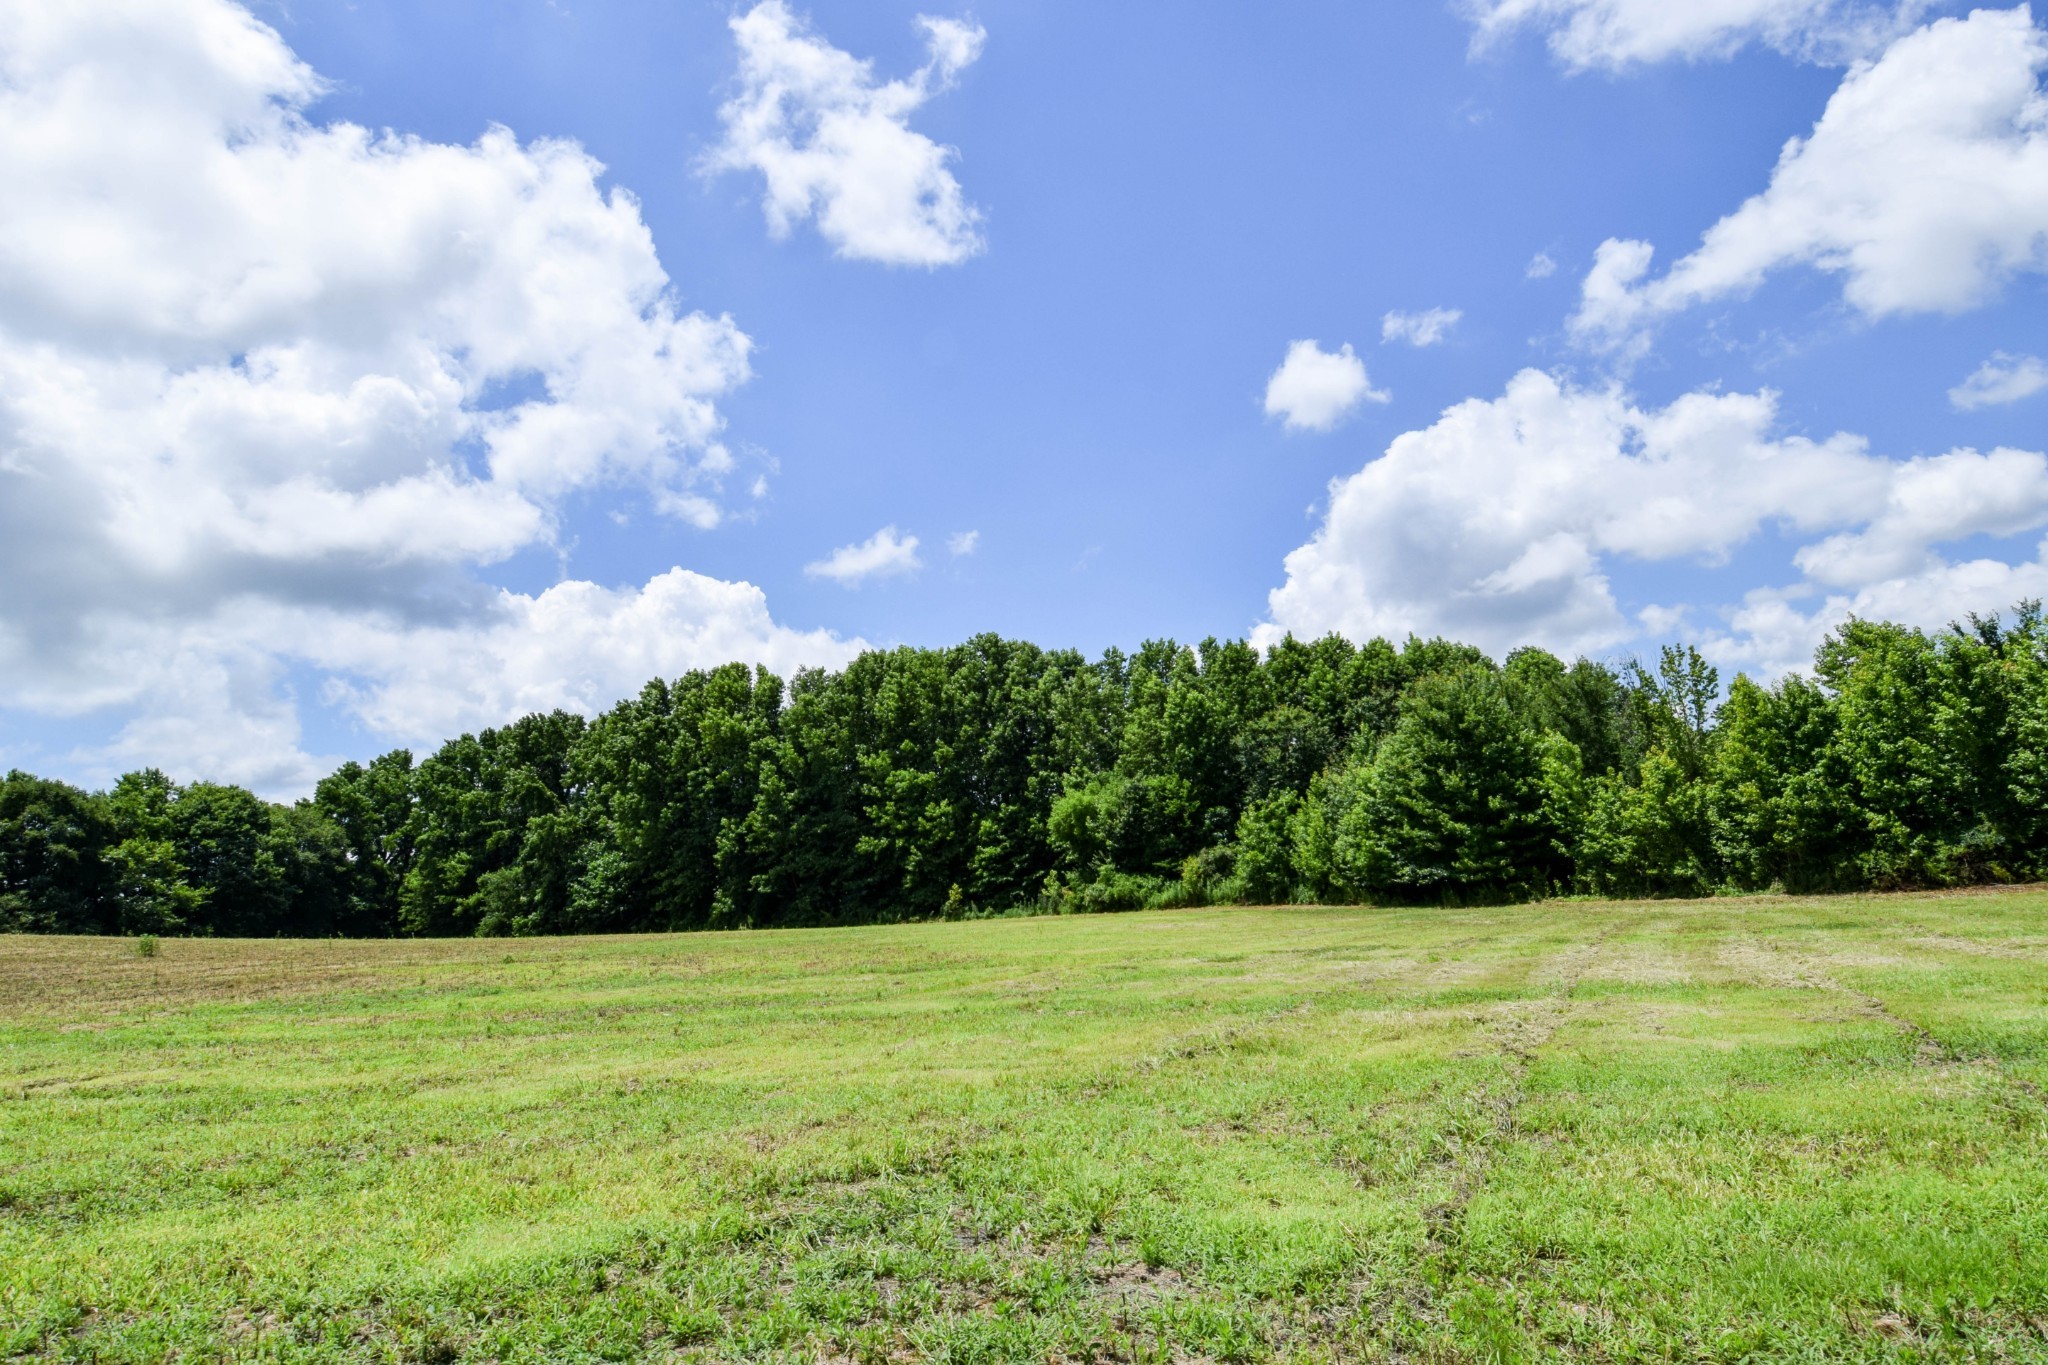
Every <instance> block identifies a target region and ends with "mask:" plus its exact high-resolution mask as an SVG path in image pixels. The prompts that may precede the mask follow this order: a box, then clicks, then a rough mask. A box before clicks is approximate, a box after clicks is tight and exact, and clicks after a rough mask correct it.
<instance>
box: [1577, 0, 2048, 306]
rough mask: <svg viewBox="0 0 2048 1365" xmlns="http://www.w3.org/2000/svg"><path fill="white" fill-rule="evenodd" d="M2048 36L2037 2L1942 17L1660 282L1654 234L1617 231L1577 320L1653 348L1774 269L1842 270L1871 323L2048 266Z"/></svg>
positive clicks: (1860, 87) (1903, 42) (1861, 75)
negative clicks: (1669, 319)
mask: <svg viewBox="0 0 2048 1365" xmlns="http://www.w3.org/2000/svg"><path fill="white" fill-rule="evenodd" d="M2044 67H2048V34H2044V33H2043V32H2042V31H2041V30H2040V29H2038V28H2036V27H2035V26H2034V22H2033V16H2032V13H2031V11H2030V10H2029V9H2028V8H2027V7H2026V6H2024V5H2022V6H2020V7H2018V8H2016V9H2011V10H1978V11H1976V12H1974V13H1972V14H1971V15H1970V16H1969V17H1968V18H1966V19H1943V20H1940V21H1938V22H1936V23H1933V24H1930V25H1928V26H1927V27H1925V28H1922V29H1920V30H1918V31H1917V32H1915V33H1912V34H1910V35H1908V36H1907V37H1904V38H1901V39H1900V40H1899V41H1898V42H1896V43H1895V44H1893V45H1892V46H1891V47H1890V48H1889V49H1888V50H1886V52H1885V53H1884V55H1883V57H1882V58H1881V59H1879V60H1878V61H1876V62H1874V63H1870V64H1866V65H1862V66H1858V67H1857V68H1855V69H1854V70H1852V71H1851V72H1850V73H1849V75H1848V76H1847V77H1846V78H1845V79H1844V80H1843V82H1842V85H1841V87H1840V88H1839V89H1838V90H1837V91H1836V92H1835V94H1834V95H1833V97H1832V98H1830V99H1829V101H1828V105H1827V109H1826V111H1825V112H1824V113H1823V114H1822V115H1821V118H1820V121H1819V122H1818V123H1817V124H1816V125H1815V126H1814V130H1813V132H1812V134H1811V135H1810V136H1809V137H1806V138H1803V139H1802V138H1794V139H1793V140H1792V141H1790V142H1788V143H1787V144H1786V146H1785V149H1784V152H1783V153H1782V154H1781V155H1780V157H1779V158H1778V164H1777V167H1776V169H1775V170H1774V171H1773V172H1772V174H1771V182H1770V185H1769V187H1768V188H1766V189H1765V190H1764V191H1763V192H1762V193H1761V194H1758V195H1757V196H1755V197H1754V198H1752V199H1750V200H1749V201H1748V202H1747V203H1745V204H1743V205H1742V206H1741V207H1740V208H1739V209H1737V210H1736V211H1735V212H1733V213H1731V214H1729V215H1728V216H1727V217H1725V218H1723V219H1722V220H1721V221H1720V222H1718V223H1716V224H1715V225H1714V226H1713V227H1712V228H1710V229H1709V230H1708V231H1707V233H1706V235H1705V237H1704V238H1703V239H1702V241H1701V243H1700V246H1699V248H1698V249H1697V250H1695V251H1694V252H1693V253H1692V254H1691V255H1689V256H1687V257H1685V258H1684V259H1683V260H1680V261H1679V262H1678V263H1677V264H1675V265H1674V266H1672V268H1671V269H1670V271H1669V272H1667V273H1666V274H1665V275H1664V276H1662V277H1661V278H1657V279H1651V278H1649V268H1650V260H1651V247H1650V245H1649V244H1648V243H1646V242H1631V241H1620V240H1610V241H1608V242H1607V243H1605V244H1604V245H1603V246H1602V247H1601V248H1600V251H1599V253H1598V256H1597V258H1596V261H1595V264H1594V267H1593V270H1592V273H1591V274H1589V275H1588V276H1587V278H1586V282H1585V286H1584V299H1583V302H1582V305H1581V307H1580V309H1579V312H1578V314H1577V315H1576V317H1574V319H1573V322H1572V326H1573V330H1574V332H1575V333H1576V334H1577V335H1578V336H1579V337H1580V338H1581V339H1584V340H1588V341H1593V342H1597V343H1602V344H1608V345H1621V346H1628V345H1640V336H1641V330H1640V329H1642V328H1644V327H1646V326H1648V325H1649V324H1650V323H1652V322H1653V321H1655V320H1656V319H1657V318H1659V317H1662V316H1666V315H1669V314H1671V313H1675V312H1678V311H1680V310H1682V309H1685V308H1688V307H1692V306H1694V305H1697V304H1700V303H1704V302H1709V301H1712V300H1715V299H1720V298H1726V297H1729V296H1731V295H1740V294H1744V293H1747V292H1749V291H1750V290H1753V289H1755V288H1756V287H1757V285H1759V284H1760V283H1761V282H1762V281H1763V280H1764V278H1765V277H1766V276H1767V275H1768V274H1770V273H1771V272H1772V271H1774V270H1778V269H1781V268H1783V267H1785V266H1789V265H1808V266H1812V267H1814V268H1816V269H1820V270H1824V271H1828V272H1831V273H1835V274H1839V275H1842V276H1843V277H1844V279H1843V286H1842V290H1843V294H1844V296H1845V297H1846V298H1847V300H1848V301H1849V303H1850V304H1852V305H1854V306H1855V307H1856V308H1857V309H1858V310H1860V311H1861V312H1862V313H1864V314H1865V315H1866V316H1869V317H1883V316H1886V315H1888V314H1896V313H1915V312H1949V313H1953V312H1959V311H1961V310H1963V309H1967V308H1970V307H1973V306H1976V305H1978V304H1981V303H1984V302H1986V301H1987V300H1989V299H1991V298H1992V297H1994V296H1995V295H1996V294H1997V292H1998V291H1999V289H2000V288H2001V287H2002V286H2003V285H2004V284H2005V283H2006V282H2007V281H2008V280H2009V279H2011V278H2012V277H2013V276H2015V275H2018V274H2022V273H2028V272H2042V271H2048V98H2044V96H2043V93H2042V90H2041V87H2040V82H2039V73H2040V71H2041V70H2042V69H2043V68H2044Z"/></svg>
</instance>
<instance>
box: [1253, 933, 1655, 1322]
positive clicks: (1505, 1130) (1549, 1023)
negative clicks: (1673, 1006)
mask: <svg viewBox="0 0 2048 1365" xmlns="http://www.w3.org/2000/svg"><path fill="white" fill-rule="evenodd" d="M1622 928H1623V925H1622V924H1621V923H1620V922H1618V921H1609V922H1608V923H1606V924H1604V925H1602V926H1601V928H1600V930H1599V932H1598V933H1596V934H1594V935H1593V937H1592V938H1591V939H1590V940H1588V941H1586V942H1583V943H1579V944H1575V945H1573V946H1572V947H1570V948H1568V949H1566V950H1565V951H1564V952H1563V953H1562V954H1561V955H1560V956H1559V958H1558V959H1557V960H1556V961H1557V969H1558V970H1557V976H1556V978H1555V980H1554V981H1553V982H1552V983H1551V985H1550V987H1549V989H1548V990H1546V991H1544V992H1543V993H1542V994H1541V995H1540V996H1538V997H1535V998H1533V999H1530V1000H1526V1001H1520V1002H1516V1003H1517V1006H1518V1008H1514V1009H1511V1010H1508V1011H1503V1013H1502V1016H1501V1017H1500V1019H1499V1020H1498V1021H1497V1024H1496V1027H1495V1029H1494V1035H1495V1042H1496V1048H1497V1051H1498V1054H1499V1056H1500V1057H1501V1060H1502V1077H1501V1080H1500V1081H1499V1082H1498V1083H1497V1085H1495V1086H1494V1087H1493V1088H1492V1089H1491V1091H1490V1093H1489V1091H1488V1090H1487V1089H1486V1088H1484V1087H1482V1088H1481V1090H1480V1091H1479V1092H1478V1095H1479V1104H1480V1107H1481V1108H1482V1109H1484V1110H1485V1111H1486V1113H1487V1121H1486V1123H1485V1125H1484V1128H1483V1130H1482V1132H1481V1134H1480V1140H1479V1141H1477V1142H1475V1143H1473V1144H1471V1145H1470V1146H1466V1147H1460V1148H1459V1149H1458V1150H1457V1151H1455V1152H1453V1153H1448V1154H1445V1155H1444V1156H1441V1157H1439V1158H1437V1159H1436V1160H1435V1161H1434V1162H1433V1163H1432V1166H1433V1167H1434V1170H1435V1171H1437V1172H1442V1171H1445V1170H1449V1171H1451V1180H1450V1188H1449V1190H1448V1191H1447V1192H1446V1195H1445V1197H1444V1198H1442V1199H1440V1200H1438V1201H1437V1202H1435V1203H1433V1204H1430V1205H1428V1206H1426V1207H1425V1208H1424V1209H1423V1210H1422V1223H1423V1241H1422V1244H1421V1253H1422V1254H1421V1256H1420V1257H1419V1259H1418V1261H1417V1263H1416V1265H1415V1267H1414V1270H1413V1273H1412V1274H1411V1275H1408V1276H1404V1277H1402V1278H1399V1279H1394V1278H1388V1279H1386V1280H1383V1281H1381V1282H1380V1283H1379V1284H1378V1285H1377V1286H1372V1287H1369V1285H1370V1281H1369V1280H1367V1279H1364V1278H1361V1279H1360V1280H1358V1281H1355V1282H1354V1284H1353V1289H1352V1293H1351V1294H1350V1295H1349V1296H1347V1297H1348V1302H1347V1303H1346V1304H1345V1305H1344V1307H1343V1309H1342V1310H1340V1311H1337V1312H1326V1313H1323V1314H1318V1315H1316V1318H1315V1319H1314V1320H1313V1321H1311V1322H1310V1323H1307V1324H1304V1325H1305V1327H1306V1328H1307V1330H1306V1331H1305V1332H1304V1333H1303V1335H1302V1336H1301V1337H1299V1338H1297V1339H1296V1340H1297V1342H1298V1343H1299V1344H1301V1345H1304V1346H1310V1347H1316V1346H1323V1345H1336V1346H1338V1347H1339V1349H1340V1353H1341V1350H1342V1349H1343V1348H1344V1347H1353V1346H1358V1345H1361V1344H1362V1345H1364V1346H1365V1347H1367V1348H1369V1349H1371V1350H1372V1351H1374V1352H1391V1353H1392V1355H1393V1357H1394V1358H1406V1357H1407V1355H1408V1352H1409V1351H1410V1349H1411V1348H1413V1347H1414V1346H1415V1345H1416V1344H1417V1342H1418V1340H1420V1339H1422V1338H1424V1337H1427V1336H1430V1335H1433V1334H1435V1333H1437V1332H1440V1331H1442V1330H1443V1329H1444V1328H1445V1327H1446V1326H1447V1325H1448V1323H1449V1317H1450V1303H1449V1299H1450V1298H1451V1289H1452V1287H1453V1283H1452V1282H1453V1280H1454V1277H1455V1275H1456V1258H1457V1252H1458V1250H1459V1247H1460V1244H1461V1243H1462V1241H1463V1237H1464V1228H1465V1219H1466V1216H1467V1213H1468V1212H1469V1210H1470V1208H1471V1206H1472V1204H1473V1202H1474V1201H1475V1200H1476V1199H1477V1198H1478V1197H1479V1195H1480V1193H1481V1192H1482V1191H1483V1190H1484V1189H1485V1186H1486V1182H1487V1178H1488V1176H1489V1175H1490V1174H1491V1172H1492V1170H1493V1167H1494V1165H1495V1163H1496V1161H1497V1160H1498V1158H1499V1156H1500V1153H1501V1152H1502V1151H1503V1150H1504V1149H1505V1148H1507V1146H1508V1145H1509V1144H1510V1143H1512V1142H1513V1141H1514V1140H1515V1135H1516V1132H1517V1130H1518V1128H1519V1126H1520V1117H1521V1111H1522V1108H1523V1105H1524V1103H1525V1101H1526V1099H1527V1096H1528V1077H1529V1072H1530V1069H1531V1068H1532V1067H1533V1066H1534V1064H1535V1062H1536V1060H1537V1057H1538V1055H1539V1054H1540V1053H1541V1052H1542V1050H1543V1049H1544V1048H1545V1047H1547V1046H1548V1045H1549V1043H1550V1041H1551V1040H1552V1039H1553V1038H1554V1037H1556V1035H1557V1032H1558V1030H1559V1029H1561V1028H1562V1027H1563V1026H1564V1024H1565V1022H1566V1020H1567V1019H1568V1018H1569V1017H1570V1016H1571V1014H1572V1013H1573V1012H1574V997H1575V996H1576V994H1577V991H1578V988H1579V984H1580V982H1581V981H1582V980H1583V979H1584V977H1585V975H1586V972H1587V970H1588V969H1589V968H1590V967H1591V965H1592V964H1593V962H1594V961H1595V960H1596V959H1597V958H1598V957H1599V956H1600V954H1601V952H1602V951H1603V950H1604V949H1605V948H1606V946H1607V943H1608V942H1609V940H1611V939H1612V938H1613V937H1614V936H1615V935H1616V934H1617V933H1619V932H1621V930H1622ZM1424 1179H1426V1175H1423V1174H1418V1178H1417V1184H1418V1189H1419V1188H1420V1186H1421V1182H1422V1180H1424ZM1361 1337H1362V1340H1361ZM1289 1344H1292V1343H1289ZM1340 1358H1341V1354H1340Z"/></svg>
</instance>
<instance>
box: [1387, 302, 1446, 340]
mask: <svg viewBox="0 0 2048 1365" xmlns="http://www.w3.org/2000/svg"><path fill="white" fill-rule="evenodd" d="M1464 316H1465V314H1464V313H1463V312H1462V311H1461V310H1459V309H1456V308H1431V309H1429V310H1427V311H1426V312H1421V313H1389V314H1387V315H1386V316H1385V317H1383V318H1381V319H1380V340H1381V341H1405V342H1407V343H1408V344H1409V345H1410V346H1434V345H1436V344H1437V343H1438V342H1439V341H1442V340H1443V339H1444V338H1445V337H1446V336H1449V335H1450V331H1451V328H1453V327H1455V326H1457V325H1458V320H1459V319H1460V318H1462V317H1464Z"/></svg>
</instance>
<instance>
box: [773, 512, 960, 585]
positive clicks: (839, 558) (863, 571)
mask: <svg viewBox="0 0 2048 1365" xmlns="http://www.w3.org/2000/svg"><path fill="white" fill-rule="evenodd" d="M954 553H956V554H958V553H960V551H957V550H956V551H954ZM923 567H924V561H923V560H921V559H919V558H918V557H917V537H916V536H906V535H903V534H901V533H900V532H898V531H897V529H896V528H895V527H893V526H884V527H883V528H882V529H881V530H879V531H877V532H875V533H874V534H873V535H871V536H869V537H868V538H867V539H866V540H863V541H861V542H860V543H859V544H858V545H842V546H840V547H839V548H838V549H836V550H834V551H833V552H832V553H831V554H829V555H826V556H825V557H824V558H823V559H820V560H818V561H817V562H815V563H812V564H806V565H804V572H805V573H807V574H809V575H810V576H811V577H812V578H829V579H831V580H832V581H834V582H835V583H842V584H844V585H845V586H847V587H849V588H856V587H859V586H860V585H861V584H862V583H865V582H867V580H869V579H870V578H890V577H894V576H895V575H897V574H907V573H915V572H917V571H918V570H919V569H921V568H923Z"/></svg>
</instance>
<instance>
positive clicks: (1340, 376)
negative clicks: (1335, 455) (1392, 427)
mask: <svg viewBox="0 0 2048 1365" xmlns="http://www.w3.org/2000/svg"><path fill="white" fill-rule="evenodd" d="M1387 399H1388V395H1387V394H1385V393H1383V392H1381V391H1380V390H1378V389H1375V388H1374V387H1373V386H1372V381H1371V380H1369V379H1368V378H1367V377H1366V373H1365V362H1364V361H1362V360H1360V359H1359V358H1358V357H1357V356H1356V355H1355V354H1353V353H1352V350H1351V345H1350V343H1349V342H1346V343H1345V344H1344V345H1343V346H1341V347H1339V348H1338V349H1337V350H1336V351H1334V352H1333V351H1326V350H1324V349H1323V348H1322V346H1321V345H1320V344H1318V343H1316V342H1314V341H1297V342H1294V343H1293V344H1292V345H1290V346H1288V348H1287V357H1286V359H1284V360H1282V361H1281V362H1280V368H1279V369H1277V370H1275V371H1273V377H1272V378H1270V379H1268V380H1267V381H1266V415H1267V416H1268V417H1279V418H1282V419H1283V420H1284V422H1285V425H1286V427H1287V429H1288V430H1290V431H1330V430H1332V429H1333V428H1335V427H1336V425H1337V424H1338V423H1339V422H1341V421H1343V420H1344V419H1345V418H1346V417H1348V416H1350V415H1351V412H1352V411H1353V410H1354V409H1355V408H1357V406H1358V405H1359V404H1360V403H1362V402H1367V401H1370V402H1374V403H1384V402H1386V401H1387Z"/></svg>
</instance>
